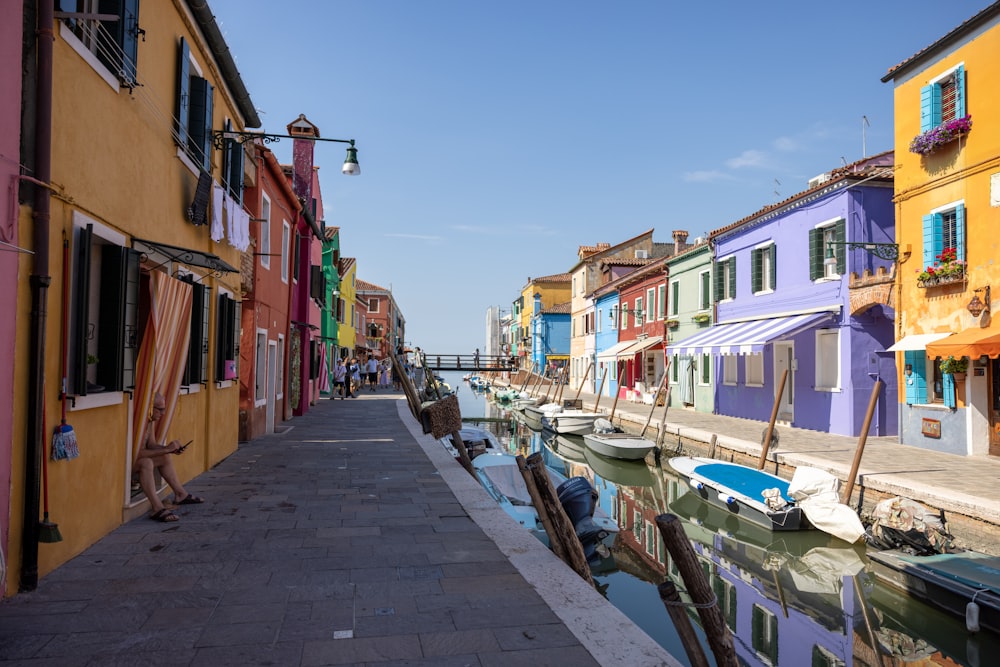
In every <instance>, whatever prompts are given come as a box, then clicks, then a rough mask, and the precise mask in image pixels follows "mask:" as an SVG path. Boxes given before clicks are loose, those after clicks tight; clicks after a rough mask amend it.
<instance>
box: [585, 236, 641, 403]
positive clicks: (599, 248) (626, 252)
mask: <svg viewBox="0 0 1000 667" xmlns="http://www.w3.org/2000/svg"><path fill="white" fill-rule="evenodd" d="M653 255H654V244H653V230H652V229H650V230H648V231H645V232H643V233H642V234H639V235H638V236H633V237H632V238H630V239H628V240H627V241H622V242H621V243H618V244H616V245H611V244H610V243H598V244H597V245H596V246H580V247H579V248H578V249H577V257H579V260H580V261H578V262H577V263H576V264H575V265H574V266H573V268H571V269H570V270H569V274H570V276H571V280H572V283H571V285H570V289H571V292H572V301H571V306H570V309H571V316H570V317H571V319H570V356H571V359H570V385H571V386H572V387H574V388H579V386H580V384H581V383H582V382H583V378H584V376H585V375H586V376H587V378H588V382H590V384H591V386H590V387H589V391H595V388H594V386H593V383H594V373H593V372H590V373H588V368H589V367H590V365H591V364H592V363H593V362H594V361H595V354H596V353H595V349H596V348H595V340H596V339H595V333H596V332H597V323H596V322H595V319H594V318H595V315H594V299H593V297H592V293H593V291H594V290H595V289H596V288H597V287H598V286H600V284H601V279H602V267H601V262H602V261H603V260H606V259H643V260H645V259H649V258H651V257H653Z"/></svg>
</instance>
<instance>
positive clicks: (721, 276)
mask: <svg viewBox="0 0 1000 667" xmlns="http://www.w3.org/2000/svg"><path fill="white" fill-rule="evenodd" d="M723 265H724V262H716V263H715V271H714V274H715V300H716V301H717V302H718V301H722V299H723V298H725V296H726V293H725V291H724V290H725V288H726V287H725V286H726V283H725V275H726V272H725V271H723V270H722V267H723Z"/></svg>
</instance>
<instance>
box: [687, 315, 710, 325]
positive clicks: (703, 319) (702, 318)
mask: <svg viewBox="0 0 1000 667" xmlns="http://www.w3.org/2000/svg"><path fill="white" fill-rule="evenodd" d="M691 319H692V320H694V321H695V322H697V323H698V324H704V323H705V322H708V321H709V320H711V319H712V316H711V315H709V314H708V313H698V314H697V315H694V316H693V317H692V318H691Z"/></svg>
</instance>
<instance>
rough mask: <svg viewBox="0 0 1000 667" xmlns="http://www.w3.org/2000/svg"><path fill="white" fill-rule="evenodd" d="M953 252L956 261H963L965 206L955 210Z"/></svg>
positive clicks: (959, 206) (961, 205)
mask: <svg viewBox="0 0 1000 667" xmlns="http://www.w3.org/2000/svg"><path fill="white" fill-rule="evenodd" d="M955 246H956V248H955V252H956V253H957V256H958V259H961V260H964V259H965V204H959V205H958V206H957V207H956V208H955Z"/></svg>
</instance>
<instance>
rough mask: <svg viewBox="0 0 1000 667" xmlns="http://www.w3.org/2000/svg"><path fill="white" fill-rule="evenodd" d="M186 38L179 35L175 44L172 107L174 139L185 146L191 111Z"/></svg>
mask: <svg viewBox="0 0 1000 667" xmlns="http://www.w3.org/2000/svg"><path fill="white" fill-rule="evenodd" d="M189 55H190V50H189V49H188V44H187V40H185V39H184V38H183V37H181V41H180V43H179V44H178V45H177V104H176V106H175V108H174V130H175V132H176V134H177V136H176V141H177V143H179V144H180V145H181V146H184V147H186V146H187V143H188V116H189V114H190V113H191V111H190V108H191V61H190V59H189Z"/></svg>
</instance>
